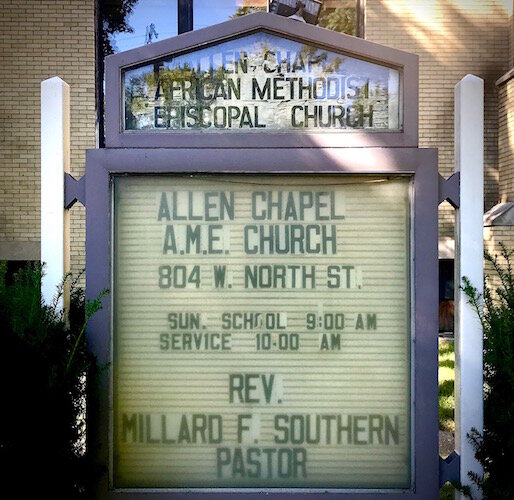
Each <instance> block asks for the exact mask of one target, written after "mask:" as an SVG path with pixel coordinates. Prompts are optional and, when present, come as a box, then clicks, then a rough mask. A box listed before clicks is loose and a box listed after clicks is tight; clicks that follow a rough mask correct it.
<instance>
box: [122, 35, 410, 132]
mask: <svg viewBox="0 0 514 500" xmlns="http://www.w3.org/2000/svg"><path fill="white" fill-rule="evenodd" d="M401 80H402V74H401V72H400V71H399V70H398V69H395V68H393V67H388V66H383V65H378V64H375V63H372V62H369V61H365V60H362V59H358V58H355V57H351V56H349V55H346V54H344V53H338V52H334V51H329V50H327V49H325V48H322V47H317V46H315V45H312V44H307V43H301V42H297V41H293V40H290V39H287V38H283V37H279V36H276V35H273V34H270V33H267V32H265V31H260V32H256V33H253V34H248V35H245V36H242V37H238V38H233V39H230V40H227V41H223V42H221V43H218V44H215V45H210V46H208V47H205V48H202V49H199V50H194V51H191V52H188V53H181V54H178V55H168V56H165V57H162V58H160V59H158V60H154V61H153V62H152V63H151V64H147V65H145V66H139V67H137V68H134V67H132V68H127V69H125V70H124V71H123V72H122V86H123V101H124V110H123V116H122V126H123V130H124V131H125V132H141V131H145V132H162V131H164V132H166V131H181V130H182V131H201V132H207V133H208V132H215V131H227V130H235V131H239V132H241V131H245V132H246V131H248V132H263V131H266V130H272V131H279V130H283V131H296V132H321V133H327V132H328V133H330V132H341V131H349V130H371V131H383V132H390V131H401V130H402V121H401V109H400V108H401V106H400V95H401Z"/></svg>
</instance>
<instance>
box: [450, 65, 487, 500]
mask: <svg viewBox="0 0 514 500" xmlns="http://www.w3.org/2000/svg"><path fill="white" fill-rule="evenodd" d="M483 158H484V81H483V80H482V79H481V78H478V77H476V76H473V75H466V76H465V77H464V78H463V79H462V80H461V81H460V82H459V83H458V84H457V85H456V87H455V170H456V171H460V208H459V209H458V210H456V219H455V246H456V249H455V303H456V304H455V305H456V308H455V449H456V451H457V453H458V454H459V455H460V479H461V483H462V484H463V485H469V486H472V485H471V481H470V479H469V477H468V472H470V471H473V472H476V473H477V474H482V473H483V470H482V467H481V465H480V464H479V463H478V462H477V460H476V459H475V454H474V449H473V447H472V446H471V444H470V442H469V440H468V437H467V435H468V433H470V432H471V429H472V428H475V429H477V430H478V431H480V432H482V430H483V421H484V411H483V361H482V357H483V355H482V344H483V332H482V327H481V324H480V321H479V319H478V317H477V313H476V311H474V310H473V308H472V307H471V306H470V305H469V304H468V301H467V298H466V296H465V295H464V293H463V292H462V290H461V289H460V287H459V285H462V277H463V276H467V277H468V278H469V280H470V281H471V284H472V285H473V286H474V287H476V288H477V290H478V291H479V292H480V293H482V292H483V278H484V271H483V269H484V267H483V266H484V257H483V252H484V236H483V215H484V160H483ZM472 488H473V498H478V497H479V492H478V491H477V490H476V488H474V487H472Z"/></svg>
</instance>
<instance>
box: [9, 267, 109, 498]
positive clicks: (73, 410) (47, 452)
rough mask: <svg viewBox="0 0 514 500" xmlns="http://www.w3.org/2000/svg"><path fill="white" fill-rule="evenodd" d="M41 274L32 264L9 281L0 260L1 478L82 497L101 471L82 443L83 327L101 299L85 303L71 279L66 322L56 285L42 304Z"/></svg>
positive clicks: (86, 372) (86, 365) (23, 487)
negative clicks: (50, 297) (50, 299)
mask: <svg viewBox="0 0 514 500" xmlns="http://www.w3.org/2000/svg"><path fill="white" fill-rule="evenodd" d="M42 275H43V267H42V266H41V265H35V266H30V267H27V268H23V269H21V270H20V271H19V272H18V273H17V274H16V275H15V276H14V278H13V280H12V283H7V281H6V265H5V263H0V324H1V325H2V337H1V338H2V349H1V351H0V352H1V361H0V370H1V373H0V381H1V382H0V383H1V394H2V411H0V460H1V467H2V476H3V477H4V483H7V484H8V485H10V486H11V487H14V488H16V490H17V491H19V493H20V494H25V495H26V496H27V498H30V496H31V494H34V493H36V492H37V494H38V496H39V495H41V494H42V493H43V492H48V493H50V497H51V498H77V497H87V496H89V495H90V493H91V492H90V491H88V486H89V485H91V484H92V483H93V479H94V476H95V475H96V474H98V472H99V471H98V470H96V469H95V467H94V466H93V465H92V464H93V462H92V460H91V458H90V455H91V453H89V452H88V450H86V447H85V425H86V414H87V413H86V404H85V403H86V401H87V398H88V397H89V396H92V395H91V394H90V387H94V384H90V383H86V381H88V380H93V378H94V377H95V370H96V363H95V360H94V358H93V357H92V355H91V354H89V353H88V351H87V349H86V342H85V326H86V323H87V320H88V319H89V317H90V316H91V315H92V314H94V312H95V311H96V310H98V309H99V308H100V301H101V297H99V298H98V299H97V300H96V301H94V302H93V303H86V302H85V300H84V292H83V290H82V289H81V288H79V287H78V286H77V281H76V280H75V281H72V282H71V285H70V298H71V305H70V311H69V315H68V319H67V318H66V317H65V315H64V313H63V312H62V310H61V309H60V308H59V307H58V300H59V298H60V297H61V295H62V291H63V286H62V285H61V286H60V287H59V289H58V290H57V291H56V296H55V298H54V301H53V303H52V304H50V305H45V304H44V303H43V302H42V299H41V293H40V287H41V278H42ZM67 278H68V280H69V281H71V278H70V277H67ZM63 283H64V281H63Z"/></svg>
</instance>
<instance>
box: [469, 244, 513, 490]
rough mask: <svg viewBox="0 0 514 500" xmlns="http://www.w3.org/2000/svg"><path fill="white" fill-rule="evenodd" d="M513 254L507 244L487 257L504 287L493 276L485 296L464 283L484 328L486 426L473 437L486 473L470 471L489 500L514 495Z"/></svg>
mask: <svg viewBox="0 0 514 500" xmlns="http://www.w3.org/2000/svg"><path fill="white" fill-rule="evenodd" d="M513 253H514V251H512V250H511V251H509V250H507V248H505V246H503V245H502V246H501V257H502V259H501V260H500V259H499V258H498V257H497V256H491V255H489V254H487V253H486V255H485V258H486V260H487V261H489V262H491V263H492V265H493V266H494V269H495V270H496V272H497V273H498V276H499V278H500V286H498V287H497V288H496V289H495V290H492V289H491V286H490V285H489V283H488V281H487V279H486V283H485V286H484V294H483V297H482V296H480V294H478V292H477V290H476V288H474V287H473V286H472V285H471V283H470V282H469V280H468V279H466V278H464V287H463V289H464V292H465V293H466V295H467V297H468V300H469V302H470V303H471V304H472V305H473V307H474V308H475V310H476V311H477V313H478V316H479V318H480V322H481V323H482V327H483V330H484V430H483V433H480V432H478V431H477V430H476V429H474V430H473V432H472V433H471V435H470V436H469V439H470V440H471V442H472V443H473V445H474V448H475V456H476V458H477V460H478V461H479V462H480V463H481V464H482V466H483V468H484V475H483V476H477V475H474V474H470V477H471V479H472V480H473V482H475V483H476V484H477V486H478V487H479V488H480V489H481V490H482V492H483V495H484V498H490V499H497V498H502V499H510V498H514V486H513V481H512V471H513V469H512V464H513V463H514V433H513V432H512V429H513V428H514V275H513V270H512V262H511V261H512V255H513ZM502 261H503V263H502ZM482 302H483V310H482V307H481V306H482Z"/></svg>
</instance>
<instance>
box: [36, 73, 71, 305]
mask: <svg viewBox="0 0 514 500" xmlns="http://www.w3.org/2000/svg"><path fill="white" fill-rule="evenodd" d="M69 165H70V87H69V85H68V84H67V83H66V82H64V81H63V80H61V79H60V78H58V77H54V78H49V79H48V80H44V81H43V82H41V262H44V263H45V264H46V267H45V276H44V277H43V282H42V283H41V293H42V295H43V299H44V301H45V302H46V303H47V304H49V303H51V302H52V299H53V297H54V295H55V292H56V287H57V286H58V285H59V283H60V282H61V281H62V279H63V277H64V275H65V274H66V273H67V272H68V271H69V269H70V255H69V213H68V210H64V172H69ZM59 305H60V306H62V305H63V302H62V300H61V301H60V304H59ZM64 306H67V304H66V297H65V300H64Z"/></svg>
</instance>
